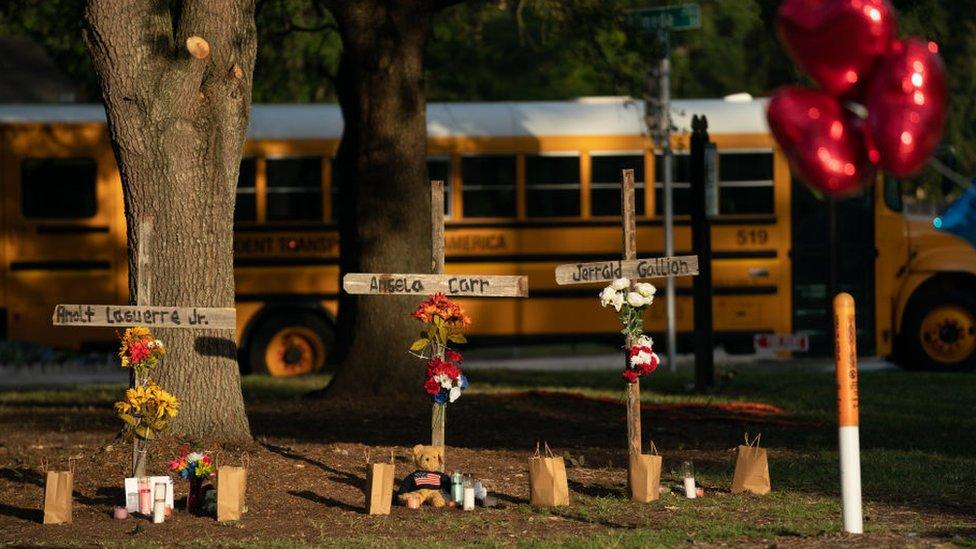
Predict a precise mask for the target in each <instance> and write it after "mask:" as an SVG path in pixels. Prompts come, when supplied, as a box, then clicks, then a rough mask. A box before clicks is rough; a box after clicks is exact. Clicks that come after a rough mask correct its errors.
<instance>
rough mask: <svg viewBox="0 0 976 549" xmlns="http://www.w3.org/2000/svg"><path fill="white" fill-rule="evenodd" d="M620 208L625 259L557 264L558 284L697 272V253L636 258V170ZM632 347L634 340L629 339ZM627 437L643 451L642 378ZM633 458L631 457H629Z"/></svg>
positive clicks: (630, 391)
mask: <svg viewBox="0 0 976 549" xmlns="http://www.w3.org/2000/svg"><path fill="white" fill-rule="evenodd" d="M620 200H621V208H620V211H621V213H622V214H623V216H622V222H623V236H624V242H623V244H624V246H623V247H624V253H623V260H622V261H616V260H608V261H597V262H592V263H571V264H568V265H559V266H558V267H556V283H557V284H559V285H565V284H593V283H596V282H610V281H612V280H613V279H615V278H621V277H626V278H629V279H631V280H632V281H633V280H639V279H647V278H672V277H679V276H694V275H697V274H698V256H694V255H686V256H680V257H658V258H648V259H637V224H636V221H635V214H634V170H623V184H622V185H621V187H620ZM626 343H627V346H628V347H630V346H631V345H632V344H633V342H632V341H630V340H629V339H628V341H627V342H626ZM627 440H628V448H629V450H630V453H631V454H640V453H641V414H640V381H639V380H638V381H635V382H634V383H629V384H628V387H627ZM628 461H631V460H628Z"/></svg>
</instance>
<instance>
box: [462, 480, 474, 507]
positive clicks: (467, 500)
mask: <svg viewBox="0 0 976 549" xmlns="http://www.w3.org/2000/svg"><path fill="white" fill-rule="evenodd" d="M463 509H464V510H465V511H474V482H472V481H471V476H470V475H469V476H468V477H467V478H465V479H464V507H463Z"/></svg>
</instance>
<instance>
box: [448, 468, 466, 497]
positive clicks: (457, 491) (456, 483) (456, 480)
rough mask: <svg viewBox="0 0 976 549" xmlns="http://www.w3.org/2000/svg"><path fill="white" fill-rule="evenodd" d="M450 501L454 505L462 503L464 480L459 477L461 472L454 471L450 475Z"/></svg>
mask: <svg viewBox="0 0 976 549" xmlns="http://www.w3.org/2000/svg"><path fill="white" fill-rule="evenodd" d="M451 499H452V500H454V503H461V502H462V501H464V478H463V477H462V476H461V471H454V473H452V474H451Z"/></svg>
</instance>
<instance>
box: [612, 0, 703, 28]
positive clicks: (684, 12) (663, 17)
mask: <svg viewBox="0 0 976 549" xmlns="http://www.w3.org/2000/svg"><path fill="white" fill-rule="evenodd" d="M627 22H628V23H630V25H631V26H632V27H634V28H636V29H637V30H640V31H643V32H654V31H659V30H672V31H680V30H692V29H700V28H701V8H699V7H698V4H681V5H678V6H661V7H656V8H641V9H636V10H633V11H629V12H627Z"/></svg>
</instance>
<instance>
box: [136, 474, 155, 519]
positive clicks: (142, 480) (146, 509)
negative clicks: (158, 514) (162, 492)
mask: <svg viewBox="0 0 976 549" xmlns="http://www.w3.org/2000/svg"><path fill="white" fill-rule="evenodd" d="M139 513H141V514H143V515H147V516H148V515H149V514H150V513H152V491H151V490H150V489H149V477H139Z"/></svg>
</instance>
